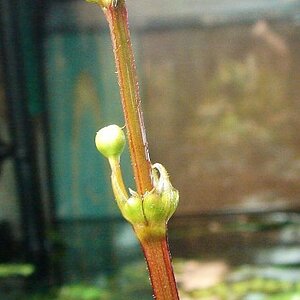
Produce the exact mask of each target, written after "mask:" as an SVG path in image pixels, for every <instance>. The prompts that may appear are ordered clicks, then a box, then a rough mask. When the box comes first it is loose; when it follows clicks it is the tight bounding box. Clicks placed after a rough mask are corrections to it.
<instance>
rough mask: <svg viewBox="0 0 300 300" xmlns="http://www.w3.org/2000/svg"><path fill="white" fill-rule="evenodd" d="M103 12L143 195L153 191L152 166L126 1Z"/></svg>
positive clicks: (137, 181) (136, 178) (129, 142)
mask: <svg viewBox="0 0 300 300" xmlns="http://www.w3.org/2000/svg"><path fill="white" fill-rule="evenodd" d="M103 10H104V13H105V16H106V19H107V21H108V24H109V28H110V32H111V37H112V43H113V51H114V55H115V61H116V67H117V72H118V82H119V87H120V93H121V100H122V107H123V112H124V117H125V123H126V128H127V136H128V144H129V149H130V154H131V161H132V168H133V172H134V177H135V182H136V185H137V191H138V192H139V193H140V194H141V195H143V194H144V193H145V192H146V191H151V190H152V188H153V186H152V179H151V163H150V158H149V154H148V144H147V140H146V132H145V126H144V121H143V114H142V110H141V98H140V94H139V86H138V81H137V75H136V67H135V61H134V56H133V51H132V45H131V40H130V33H129V27H128V16H127V9H126V5H125V1H124V0H119V1H118V2H117V6H113V5H110V6H108V7H107V8H104V9H103Z"/></svg>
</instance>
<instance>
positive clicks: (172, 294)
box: [140, 236, 179, 300]
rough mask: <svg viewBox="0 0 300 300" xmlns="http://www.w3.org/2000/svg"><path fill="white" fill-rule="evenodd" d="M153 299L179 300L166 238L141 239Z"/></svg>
mask: <svg viewBox="0 0 300 300" xmlns="http://www.w3.org/2000/svg"><path fill="white" fill-rule="evenodd" d="M140 241H141V245H142V249H143V252H144V256H145V258H146V262H147V265H148V270H149V274H150V280H151V284H152V288H153V292H154V297H155V299H158V300H179V296H178V291H177V286H176V281H175V277H174V272H173V267H172V262H171V256H170V251H169V246H168V241H167V238H166V236H163V237H161V238H154V239H151V238H150V239H141V240H140Z"/></svg>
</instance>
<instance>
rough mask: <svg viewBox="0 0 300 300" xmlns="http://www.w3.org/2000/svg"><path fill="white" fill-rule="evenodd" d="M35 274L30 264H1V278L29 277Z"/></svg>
mask: <svg viewBox="0 0 300 300" xmlns="http://www.w3.org/2000/svg"><path fill="white" fill-rule="evenodd" d="M33 272H34V266H33V265H30V264H0V278H8V277H15V276H21V277H28V276H30V275H32V274H33Z"/></svg>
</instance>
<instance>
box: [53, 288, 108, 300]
mask: <svg viewBox="0 0 300 300" xmlns="http://www.w3.org/2000/svg"><path fill="white" fill-rule="evenodd" d="M99 299H101V300H106V299H109V294H108V293H107V292H106V291H104V290H101V289H99V288H96V287H93V286H88V285H84V284H75V285H69V286H64V287H62V288H61V289H60V291H59V293H58V300H99Z"/></svg>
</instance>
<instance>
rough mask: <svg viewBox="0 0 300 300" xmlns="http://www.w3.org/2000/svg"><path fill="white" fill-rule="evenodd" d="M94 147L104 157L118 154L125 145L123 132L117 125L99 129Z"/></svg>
mask: <svg viewBox="0 0 300 300" xmlns="http://www.w3.org/2000/svg"><path fill="white" fill-rule="evenodd" d="M95 143H96V147H97V149H98V150H99V152H101V153H102V154H103V155H104V156H105V157H107V158H110V157H115V156H120V155H121V154H122V152H123V150H124V147H125V143H126V140H125V134H124V132H123V130H122V128H120V127H119V126H117V125H109V126H107V127H104V128H102V129H100V130H99V131H98V132H97V134H96V137H95Z"/></svg>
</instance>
